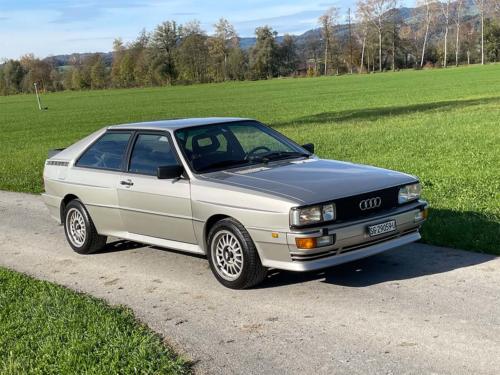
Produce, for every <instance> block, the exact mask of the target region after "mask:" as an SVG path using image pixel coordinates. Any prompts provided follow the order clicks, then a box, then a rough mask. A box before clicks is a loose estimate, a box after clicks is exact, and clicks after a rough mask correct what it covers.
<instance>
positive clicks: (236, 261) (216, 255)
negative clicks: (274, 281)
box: [208, 219, 267, 289]
mask: <svg viewBox="0 0 500 375" xmlns="http://www.w3.org/2000/svg"><path fill="white" fill-rule="evenodd" d="M208 262H209V264H210V268H211V269H212V272H213V273H214V275H215V277H216V278H217V280H218V281H219V282H220V283H221V284H222V285H224V286H226V287H228V288H231V289H245V288H250V287H252V286H255V285H257V284H259V283H260V282H261V281H262V280H264V278H265V277H266V273H267V270H266V268H264V267H263V266H262V263H261V262H260V258H259V254H258V253H257V249H256V248H255V245H254V243H253V241H252V239H251V238H250V235H249V234H248V232H247V231H246V229H245V228H244V227H243V225H241V224H240V223H239V222H237V221H236V220H234V219H224V220H221V221H219V222H218V223H216V224H215V225H214V226H213V227H212V229H211V230H210V233H209V235H208Z"/></svg>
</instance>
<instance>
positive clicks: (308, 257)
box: [290, 228, 418, 262]
mask: <svg viewBox="0 0 500 375" xmlns="http://www.w3.org/2000/svg"><path fill="white" fill-rule="evenodd" d="M417 231H418V229H415V228H412V229H408V230H405V231H403V232H398V233H394V234H390V235H388V236H385V237H382V238H377V239H371V240H368V241H365V242H362V243H358V244H356V245H351V246H346V247H341V248H338V249H333V250H327V251H323V252H320V253H315V254H291V255H290V256H291V258H292V260H293V261H298V262H307V261H311V260H318V259H322V258H327V257H330V256H336V255H341V254H345V253H348V252H350V251H354V250H361V249H364V248H365V247H368V246H373V245H376V244H378V243H381V242H386V241H390V240H393V239H395V238H398V237H402V236H405V235H407V234H410V233H415V232H417Z"/></svg>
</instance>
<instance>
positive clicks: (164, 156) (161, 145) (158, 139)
mask: <svg viewBox="0 0 500 375" xmlns="http://www.w3.org/2000/svg"><path fill="white" fill-rule="evenodd" d="M177 164H178V162H177V159H176V158H175V155H174V153H173V151H172V148H171V146H170V142H169V140H168V138H167V136H166V135H164V134H139V136H138V137H137V140H136V142H135V145H134V149H133V151H132V156H131V158H130V167H129V172H132V173H141V174H147V175H152V176H155V175H156V171H157V169H158V167H167V166H172V165H177Z"/></svg>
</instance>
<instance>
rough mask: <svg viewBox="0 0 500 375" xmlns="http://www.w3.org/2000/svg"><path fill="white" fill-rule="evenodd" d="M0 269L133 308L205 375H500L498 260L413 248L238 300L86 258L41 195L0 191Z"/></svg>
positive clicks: (274, 278)
mask: <svg viewBox="0 0 500 375" xmlns="http://www.w3.org/2000/svg"><path fill="white" fill-rule="evenodd" d="M0 265H2V266H6V267H8V268H11V269H15V270H18V271H22V272H25V273H28V274H30V275H34V276H36V277H37V278H40V279H45V280H50V281H54V282H57V283H59V284H62V285H65V286H67V287H69V288H72V289H75V290H78V291H83V292H86V293H90V294H92V295H94V296H97V297H100V298H104V299H106V300H107V301H109V302H110V303H112V304H123V305H127V306H129V307H131V308H132V309H133V310H134V311H135V313H136V315H137V316H138V318H139V319H141V320H142V321H144V322H145V323H147V324H148V325H149V326H150V327H151V328H152V329H154V330H155V331H157V332H159V333H160V334H161V335H163V336H164V337H166V339H167V341H168V342H170V344H171V345H173V346H174V347H175V348H176V349H177V350H179V351H181V352H183V353H185V354H186V355H187V356H188V357H189V358H191V359H192V360H193V361H195V362H196V365H195V369H196V371H197V372H198V373H210V374H215V373H228V374H269V373H279V374H285V373H286V374H313V373H314V374H431V373H433V374H499V373H500V258H495V257H492V256H488V255H482V254H476V253H469V252H464V251H458V250H451V249H445V248H438V247H433V246H426V245H422V244H414V245H411V246H406V247H404V248H400V249H396V250H393V251H391V252H388V253H385V254H381V255H378V256H375V257H372V258H368V259H365V260H362V261H358V262H355V263H352V264H348V265H343V266H338V267H335V268H332V269H329V270H327V271H325V272H316V273H308V274H294V273H288V272H273V273H271V275H270V276H269V278H268V279H267V280H266V281H265V283H264V284H263V285H262V286H261V287H260V288H258V289H254V290H249V291H232V290H228V289H225V288H224V287H222V286H220V285H219V284H218V283H217V282H216V280H215V279H214V278H213V277H212V275H211V272H210V270H209V268H208V265H207V262H206V260H205V259H203V258H201V257H196V256H190V255H185V254H181V253H177V252H172V251H168V250H162V249H158V248H151V247H142V246H141V245H137V244H133V243H126V242H114V243H111V244H109V245H108V248H107V249H106V250H105V251H103V252H101V253H98V254H94V255H90V256H81V255H77V254H75V253H73V252H72V251H71V249H70V247H69V246H68V245H67V244H66V241H65V238H64V233H63V229H62V227H60V226H58V225H56V224H55V223H54V222H53V221H52V220H51V219H50V218H49V217H48V211H47V210H46V209H45V207H44V206H43V203H42V202H41V199H40V198H39V197H38V196H33V195H24V194H16V193H6V192H0Z"/></svg>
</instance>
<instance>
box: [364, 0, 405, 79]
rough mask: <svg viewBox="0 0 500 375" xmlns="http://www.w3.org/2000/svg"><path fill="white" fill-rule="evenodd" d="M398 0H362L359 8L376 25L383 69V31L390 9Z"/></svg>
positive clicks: (380, 61)
mask: <svg viewBox="0 0 500 375" xmlns="http://www.w3.org/2000/svg"><path fill="white" fill-rule="evenodd" d="M396 3H397V1H396V0H360V2H359V3H358V9H359V10H360V11H361V12H363V13H364V14H365V18H366V19H369V20H370V21H371V22H372V23H373V25H374V26H375V28H376V30H377V33H378V65H379V71H380V72H381V71H382V33H383V31H384V25H385V23H386V21H387V19H388V17H390V12H389V11H390V10H391V9H393V8H395V7H396Z"/></svg>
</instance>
